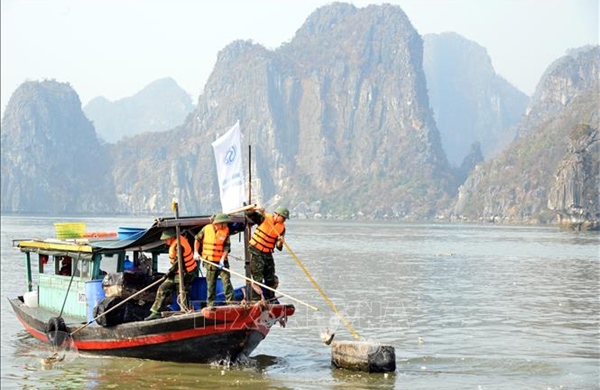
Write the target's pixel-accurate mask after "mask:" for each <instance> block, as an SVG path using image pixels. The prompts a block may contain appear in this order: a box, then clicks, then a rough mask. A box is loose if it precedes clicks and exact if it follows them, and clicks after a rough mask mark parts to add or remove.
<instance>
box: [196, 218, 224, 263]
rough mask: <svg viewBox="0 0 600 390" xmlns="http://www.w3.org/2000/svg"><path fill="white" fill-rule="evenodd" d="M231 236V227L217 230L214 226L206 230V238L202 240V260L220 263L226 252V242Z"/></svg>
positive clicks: (207, 227)
mask: <svg viewBox="0 0 600 390" xmlns="http://www.w3.org/2000/svg"><path fill="white" fill-rule="evenodd" d="M228 236H229V227H227V226H225V227H224V228H222V229H217V231H215V228H214V227H213V225H210V226H206V227H205V228H204V238H203V240H202V258H203V259H204V260H208V261H212V262H215V263H218V262H219V260H221V257H223V252H224V251H225V241H226V240H227V237H228Z"/></svg>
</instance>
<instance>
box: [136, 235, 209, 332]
mask: <svg viewBox="0 0 600 390" xmlns="http://www.w3.org/2000/svg"><path fill="white" fill-rule="evenodd" d="M160 239H161V240H164V241H165V244H166V245H167V246H168V247H169V261H170V262H171V267H170V268H169V271H168V272H167V275H166V277H167V278H166V279H165V281H164V282H162V284H161V285H160V287H159V288H158V291H157V292H156V299H155V300H154V304H153V305H152V308H151V309H150V312H151V313H150V315H149V316H148V317H146V318H145V320H146V321H149V320H154V319H157V318H161V315H160V311H161V309H162V307H163V304H164V303H165V300H166V299H167V298H168V297H170V296H171V294H172V293H173V292H175V293H178V289H179V272H178V260H177V256H178V253H177V252H178V250H177V234H176V232H175V229H173V228H169V229H165V231H163V232H162V235H161V236H160ZM179 241H180V242H181V253H182V256H183V266H184V267H185V270H184V274H183V285H184V287H185V291H186V292H188V294H187V295H189V289H190V286H191V285H192V281H193V280H194V277H195V276H196V269H197V268H198V263H197V262H196V260H194V254H193V253H192V247H191V246H190V243H189V242H188V240H187V238H185V236H183V235H181V236H179Z"/></svg>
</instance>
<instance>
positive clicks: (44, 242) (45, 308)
mask: <svg viewBox="0 0 600 390" xmlns="http://www.w3.org/2000/svg"><path fill="white" fill-rule="evenodd" d="M211 221H212V219H211V216H198V217H179V216H177V217H174V218H157V219H155V220H154V221H153V223H152V224H151V226H150V227H149V228H144V229H141V228H140V229H137V230H135V229H133V230H132V231H130V232H128V234H127V235H125V236H123V235H121V234H119V236H117V237H115V235H113V234H109V235H104V234H102V235H93V234H91V235H87V237H81V238H49V239H23V240H15V241H14V242H13V247H15V248H18V249H19V250H20V251H21V252H22V253H23V254H24V255H25V266H26V267H25V268H26V277H27V279H26V280H27V287H26V290H27V291H26V292H25V293H24V294H23V295H21V296H18V297H14V298H9V302H10V304H11V306H12V308H13V310H14V312H15V314H16V316H17V318H18V319H19V321H20V322H21V323H22V324H23V326H24V328H25V329H26V331H27V332H29V333H30V334H31V335H33V336H34V337H35V338H37V339H39V340H40V341H42V342H46V343H51V344H53V345H60V344H61V343H62V342H64V340H65V339H67V338H68V339H69V342H72V343H73V344H74V347H75V348H76V349H77V351H79V352H80V353H84V354H94V355H105V356H117V357H131V358H143V359H152V360H161V361H174V362H190V363H211V362H222V361H228V362H233V361H235V360H237V359H240V358H241V357H243V356H249V355H250V354H251V353H252V351H253V350H254V349H255V348H256V347H257V346H258V345H259V343H260V342H261V341H262V340H264V338H265V337H266V336H267V335H268V333H269V331H270V329H271V327H272V326H273V325H274V324H276V323H280V324H285V321H286V320H287V318H288V317H289V316H291V315H293V314H294V311H295V308H294V306H293V305H292V304H281V303H279V302H278V301H275V302H266V301H260V302H248V303H245V302H243V301H242V300H241V297H242V289H249V288H250V286H249V280H246V284H245V285H243V286H241V287H238V288H236V289H235V292H236V297H239V300H240V302H234V303H230V302H224V301H225V299H224V296H223V294H222V292H221V293H220V290H221V291H222V287H221V286H220V284H218V285H217V305H215V306H213V307H210V308H209V307H206V279H205V278H204V277H203V276H201V275H198V276H196V277H195V279H194V281H193V283H192V288H191V291H190V293H189V296H188V297H187V299H186V300H185V301H182V300H180V299H178V298H177V295H178V294H173V295H174V297H173V299H172V301H171V304H170V305H169V307H168V308H167V310H166V311H163V312H162V316H161V318H159V319H155V320H152V321H145V320H144V317H145V316H147V315H148V314H149V313H150V312H149V308H150V305H151V304H152V302H153V300H154V296H155V292H156V289H157V288H158V285H159V284H160V282H161V281H162V280H163V278H164V274H162V273H160V272H158V263H159V256H161V255H165V254H167V253H168V248H167V246H166V245H165V244H164V241H161V240H160V237H161V234H162V232H163V231H164V230H165V229H169V228H170V229H173V228H176V229H177V232H178V237H181V236H185V237H187V238H188V240H189V241H190V242H193V237H194V236H195V235H196V233H198V231H199V230H200V229H201V228H202V227H203V226H204V225H206V224H209V223H211ZM231 221H232V222H230V223H229V228H230V232H231V234H232V235H234V234H239V233H242V232H244V231H245V230H246V229H248V223H249V222H248V221H247V219H246V218H245V217H244V216H243V215H231ZM67 260H69V261H67ZM69 263H70V267H71V268H70V270H67V271H68V272H62V270H61V267H59V265H60V264H66V265H68V264H69ZM180 268H182V267H180ZM232 272H233V271H232ZM218 283H220V279H219V280H218ZM246 291H248V292H249V290H246ZM219 293H220V294H219ZM246 296H249V295H246ZM237 299H238V298H236V300H237Z"/></svg>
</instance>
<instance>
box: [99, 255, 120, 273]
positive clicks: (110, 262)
mask: <svg viewBox="0 0 600 390" xmlns="http://www.w3.org/2000/svg"><path fill="white" fill-rule="evenodd" d="M118 261H119V257H118V256H112V255H110V256H109V255H102V259H101V260H100V269H101V271H103V272H106V273H109V274H110V273H113V272H117V262H118Z"/></svg>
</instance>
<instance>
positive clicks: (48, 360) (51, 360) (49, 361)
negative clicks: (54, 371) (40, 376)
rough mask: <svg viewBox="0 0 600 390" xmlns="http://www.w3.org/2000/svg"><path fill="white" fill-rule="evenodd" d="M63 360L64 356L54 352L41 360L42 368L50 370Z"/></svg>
mask: <svg viewBox="0 0 600 390" xmlns="http://www.w3.org/2000/svg"><path fill="white" fill-rule="evenodd" d="M63 360H65V354H62V355H59V354H58V352H54V353H53V354H52V355H50V356H48V357H45V358H43V359H42V366H43V367H44V368H50V367H52V366H53V365H54V364H56V363H59V362H62V361H63Z"/></svg>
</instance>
